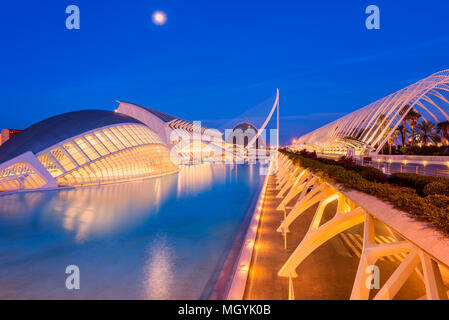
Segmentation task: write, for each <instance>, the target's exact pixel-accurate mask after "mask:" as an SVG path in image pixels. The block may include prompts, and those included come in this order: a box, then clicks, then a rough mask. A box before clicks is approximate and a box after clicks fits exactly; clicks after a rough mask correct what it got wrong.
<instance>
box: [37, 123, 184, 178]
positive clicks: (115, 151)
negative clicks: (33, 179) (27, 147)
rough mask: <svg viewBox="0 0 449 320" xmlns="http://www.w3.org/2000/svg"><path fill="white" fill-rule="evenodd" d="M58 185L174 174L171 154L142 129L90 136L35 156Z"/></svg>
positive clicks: (116, 128)
mask: <svg viewBox="0 0 449 320" xmlns="http://www.w3.org/2000/svg"><path fill="white" fill-rule="evenodd" d="M38 159H39V161H40V162H41V163H42V164H43V165H44V167H45V168H46V169H47V170H48V171H49V172H50V174H51V175H52V176H53V177H54V178H56V180H57V182H58V184H59V185H63V186H68V185H70V186H71V185H83V184H94V183H104V182H112V181H123V180H130V179H136V178H140V177H148V176H154V175H160V174H164V173H168V172H174V171H176V170H177V167H176V166H175V165H174V164H173V163H172V162H171V161H170V150H169V149H168V148H167V147H166V146H165V144H164V142H163V141H162V140H161V138H160V137H159V136H158V135H157V134H156V133H154V132H153V131H152V130H150V129H149V128H148V127H146V126H144V125H136V124H130V125H117V126H114V127H108V128H103V129H100V130H97V131H95V132H90V133H88V134H85V135H84V136H82V137H77V138H76V139H73V140H72V141H68V142H65V143H63V144H62V145H59V146H55V147H54V148H53V149H51V150H49V151H47V152H45V153H43V154H41V155H39V156H38Z"/></svg>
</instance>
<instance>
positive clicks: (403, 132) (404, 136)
mask: <svg viewBox="0 0 449 320" xmlns="http://www.w3.org/2000/svg"><path fill="white" fill-rule="evenodd" d="M396 131H399V134H400V135H401V142H402V146H405V143H406V139H407V133H410V130H408V129H407V128H406V127H405V126H404V125H403V124H401V125H399V126H398V128H397V129H396Z"/></svg>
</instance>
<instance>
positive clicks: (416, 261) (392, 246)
mask: <svg viewBox="0 0 449 320" xmlns="http://www.w3.org/2000/svg"><path fill="white" fill-rule="evenodd" d="M279 161H280V167H281V168H282V169H281V170H280V171H279V172H278V173H277V174H276V181H277V185H278V190H279V192H278V196H277V197H279V198H282V199H283V201H282V202H281V203H280V204H279V207H278V208H277V210H282V211H284V219H283V220H282V222H281V224H280V226H279V228H278V229H277V231H278V232H280V233H282V235H283V237H284V249H285V248H286V247H287V240H286V239H287V238H286V233H288V232H290V230H289V226H291V224H292V223H293V222H294V221H295V220H296V219H298V218H299V216H301V215H302V214H303V213H305V212H306V210H308V209H310V208H313V207H316V209H315V210H316V211H315V214H314V216H313V218H312V221H311V223H310V225H309V228H308V230H307V232H306V234H305V236H304V237H303V238H302V240H301V242H300V243H299V244H296V243H295V244H289V245H293V246H296V248H295V250H294V251H293V252H292V253H291V255H290V256H289V258H288V259H287V260H286V261H285V263H284V264H283V265H282V267H281V269H280V270H279V271H278V276H279V277H285V278H288V280H289V282H288V287H286V290H288V292H289V294H288V296H289V299H291V300H293V299H294V289H295V288H294V286H293V279H294V278H296V277H298V273H297V270H296V269H297V267H298V266H299V265H300V264H301V263H302V262H303V261H304V260H305V259H306V258H307V257H308V256H310V255H311V254H313V252H314V251H315V250H316V249H317V248H319V247H320V246H322V245H323V244H325V243H326V242H327V241H329V240H330V239H332V238H333V237H336V236H337V235H338V236H341V237H344V236H345V237H346V236H347V235H349V236H351V237H352V236H353V234H349V233H347V231H348V230H351V228H353V227H355V226H359V225H360V226H363V228H362V234H361V235H359V236H360V238H361V241H362V243H361V245H360V248H354V252H355V253H357V256H358V258H359V265H358V268H357V271H356V272H355V274H354V282H353V285H352V292H351V295H350V299H352V300H368V299H370V298H372V299H374V300H386V299H394V298H395V297H396V295H397V294H398V292H399V291H400V290H401V288H403V286H404V285H405V284H406V282H407V281H408V279H409V278H410V277H411V276H412V275H414V274H415V273H416V275H417V276H418V278H419V279H420V280H421V281H422V284H423V285H424V286H423V287H424V289H425V294H424V295H423V296H421V297H418V299H428V300H447V299H448V294H447V293H448V288H447V287H446V284H445V283H444V281H443V278H442V273H441V270H447V265H445V264H443V263H442V262H441V261H440V260H439V259H437V258H435V257H434V256H433V255H430V254H429V253H428V252H427V249H428V248H426V249H425V248H423V247H421V244H422V243H421V244H417V243H416V241H413V242H412V241H411V240H409V239H408V238H406V237H405V236H403V235H401V233H400V232H398V231H396V230H395V229H394V228H393V227H392V226H391V225H389V224H388V223H387V222H385V221H381V220H380V219H378V217H377V216H375V215H374V213H372V212H369V211H368V210H366V209H365V208H364V207H362V206H360V205H359V204H357V203H356V202H355V201H353V200H352V199H350V198H348V197H347V195H345V194H343V193H342V192H341V191H340V190H338V189H336V188H335V187H333V186H332V185H330V184H329V183H327V182H326V181H325V180H323V179H321V178H320V177H318V176H316V175H315V174H314V173H312V172H311V171H309V170H307V169H304V168H300V167H297V166H295V165H294V164H293V163H292V161H291V160H290V159H288V158H287V157H286V156H285V155H282V154H281V155H280V159H279ZM298 195H299V197H298ZM295 196H296V197H298V198H297V201H296V202H295V205H294V206H293V207H290V208H289V207H287V206H286V204H287V203H289V202H290V201H291V200H293V199H294V198H295ZM334 201H337V205H336V210H335V213H334V215H333V217H332V218H331V219H328V220H327V221H325V219H324V218H323V216H324V215H323V214H324V210H325V208H326V206H327V205H328V204H330V203H331V202H334ZM396 221H397V220H396ZM390 222H391V221H390ZM375 223H376V224H377V226H378V227H377V228H375ZM357 235H358V234H357ZM415 240H416V239H415ZM439 240H440V239H439ZM440 241H441V240H440ZM434 246H435V244H434ZM359 250H360V251H359ZM436 251H437V252H438V253H439V258H441V252H440V251H439V250H436ZM433 253H435V252H433ZM382 261H383V262H385V261H387V263H380V262H382ZM387 265H389V266H390V267H393V270H392V271H393V272H392V273H391V275H389V274H388V273H385V272H383V273H382V274H383V276H387V277H386V281H382V285H381V284H380V282H379V284H378V287H377V288H375V287H372V286H371V281H372V273H371V272H372V271H373V270H374V269H376V268H377V270H379V271H378V272H382V271H383V269H384V268H385V267H386V266H387ZM379 274H380V273H379ZM371 291H372V292H371Z"/></svg>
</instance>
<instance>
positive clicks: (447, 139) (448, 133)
mask: <svg viewBox="0 0 449 320" xmlns="http://www.w3.org/2000/svg"><path fill="white" fill-rule="evenodd" d="M437 128H438V130H439V131H440V132H441V141H443V142H444V144H445V145H448V144H449V121H447V120H446V121H443V122H440V123H438V124H437Z"/></svg>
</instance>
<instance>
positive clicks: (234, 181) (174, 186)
mask: <svg viewBox="0 0 449 320" xmlns="http://www.w3.org/2000/svg"><path fill="white" fill-rule="evenodd" d="M263 178H264V177H263V176H260V175H259V168H258V167H257V166H255V165H211V164H202V165H196V166H188V167H184V168H183V169H182V170H181V171H180V172H179V173H178V174H175V175H170V176H166V177H162V178H155V179H149V180H144V181H138V182H130V183H122V184H113V185H103V186H93V187H84V188H77V189H65V190H59V191H46V192H30V193H20V194H11V195H4V196H0V299H198V298H207V296H208V294H209V293H210V291H211V288H212V287H213V283H214V281H215V279H216V277H217V275H218V273H219V271H220V269H221V266H222V263H223V261H224V258H225V257H226V255H227V253H228V252H229V250H230V247H231V246H232V242H233V240H234V238H235V236H236V234H237V232H238V230H239V228H240V226H241V224H242V222H243V220H244V217H245V215H246V214H247V212H248V211H249V210H250V209H251V206H252V205H253V203H254V200H255V198H257V195H258V193H259V191H260V189H261V186H262V180H263ZM68 265H77V266H78V267H79V268H80V274H81V277H80V280H81V281H80V289H79V290H67V289H66V287H65V281H66V278H67V276H68V275H67V274H65V270H66V267H67V266H68Z"/></svg>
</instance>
